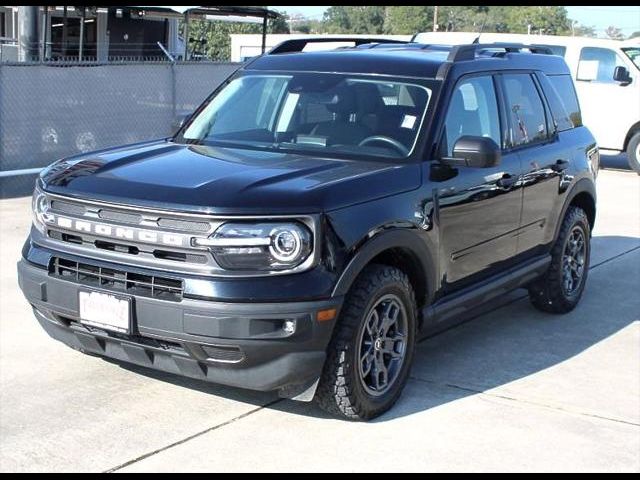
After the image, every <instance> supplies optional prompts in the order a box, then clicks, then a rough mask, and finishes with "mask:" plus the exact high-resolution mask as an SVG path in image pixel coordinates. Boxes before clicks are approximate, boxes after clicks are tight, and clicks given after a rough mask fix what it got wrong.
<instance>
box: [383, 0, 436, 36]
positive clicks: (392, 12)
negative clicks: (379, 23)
mask: <svg viewBox="0 0 640 480" xmlns="http://www.w3.org/2000/svg"><path fill="white" fill-rule="evenodd" d="M430 30H433V7H420V6H417V5H414V6H397V7H396V6H392V7H387V9H386V12H385V18H384V32H385V33H389V34H396V35H413V34H415V33H418V32H426V31H430Z"/></svg>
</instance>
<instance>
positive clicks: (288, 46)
mask: <svg viewBox="0 0 640 480" xmlns="http://www.w3.org/2000/svg"><path fill="white" fill-rule="evenodd" d="M339 42H353V43H354V44H355V46H356V47H359V46H360V45H365V44H367V43H372V44H379V43H395V44H404V43H408V42H406V41H405V40H393V39H390V38H375V37H319V38H295V39H293V40H285V41H284V42H282V43H279V44H278V45H276V46H275V47H273V48H272V49H271V50H270V51H269V52H268V55H277V54H279V53H294V52H301V51H302V50H304V47H306V46H307V45H308V44H310V43H339Z"/></svg>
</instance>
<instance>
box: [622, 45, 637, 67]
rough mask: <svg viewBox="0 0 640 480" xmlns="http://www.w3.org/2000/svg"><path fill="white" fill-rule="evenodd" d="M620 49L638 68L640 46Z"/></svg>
mask: <svg viewBox="0 0 640 480" xmlns="http://www.w3.org/2000/svg"><path fill="white" fill-rule="evenodd" d="M622 51H623V52H624V53H625V55H626V56H627V57H629V58H630V59H631V61H632V62H633V64H634V65H635V66H636V68H637V69H638V70H640V46H638V47H629V48H623V49H622Z"/></svg>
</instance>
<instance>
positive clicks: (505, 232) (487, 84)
mask: <svg viewBox="0 0 640 480" xmlns="http://www.w3.org/2000/svg"><path fill="white" fill-rule="evenodd" d="M500 118H501V115H500V113H499V105H498V101H497V94H496V88H495V82H494V79H493V77H492V76H491V75H485V76H469V77H463V79H461V80H460V81H459V83H458V84H457V85H456V87H455V88H454V91H453V94H452V96H451V99H450V102H449V107H448V112H447V115H446V117H445V123H444V130H443V133H442V137H441V142H440V148H439V155H444V156H451V155H452V153H453V146H454V144H455V142H456V140H457V139H458V138H460V137H461V136H463V135H474V136H484V137H489V138H492V139H493V140H494V141H495V142H496V143H497V144H498V145H502V146H504V136H505V134H506V129H505V128H504V126H503V125H501V121H500ZM433 165H434V166H436V165H437V163H435V162H434V163H433ZM520 174H521V167H520V157H519V156H518V155H517V153H514V154H511V153H507V154H505V155H503V157H502V161H501V162H500V164H499V165H497V166H495V167H491V168H472V167H460V168H457V169H452V170H451V172H450V175H445V179H442V180H438V179H437V178H432V181H433V182H434V185H436V187H437V202H438V205H439V209H438V215H439V226H440V252H439V253H440V271H441V273H442V280H443V287H444V290H445V292H446V291H452V290H456V289H458V288H461V287H464V286H466V285H468V284H469V283H472V282H475V281H476V280H479V279H481V278H483V277H486V276H488V275H490V274H492V273H495V272H497V271H499V270H500V269H502V268H506V266H508V264H509V263H510V262H509V261H510V260H511V259H512V257H514V256H515V253H516V237H515V234H516V233H517V229H518V227H519V225H520V212H521V207H522V190H521V188H520V186H519V185H520V184H519V179H520Z"/></svg>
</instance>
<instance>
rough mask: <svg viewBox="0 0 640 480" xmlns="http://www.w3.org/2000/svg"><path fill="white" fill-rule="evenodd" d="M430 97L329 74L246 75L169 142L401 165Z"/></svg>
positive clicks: (392, 84) (391, 84)
mask: <svg viewBox="0 0 640 480" xmlns="http://www.w3.org/2000/svg"><path fill="white" fill-rule="evenodd" d="M430 97H431V89H429V88H427V87H425V86H423V85H418V84H413V83H407V82H404V81H402V80H391V79H390V80H387V79H385V80H372V79H365V78H359V77H351V76H348V75H342V74H329V73H308V72H298V73H290V74H288V73H283V74H263V73H260V74H254V73H245V74H243V75H241V76H239V77H236V78H235V79H233V80H231V82H230V83H229V84H228V85H226V86H225V87H224V88H223V89H222V90H221V91H220V92H219V93H218V94H217V95H216V96H214V97H213V98H212V99H211V100H210V101H209V103H208V104H207V105H206V106H205V107H204V108H203V109H202V110H201V111H200V113H199V114H198V115H197V116H196V117H195V118H194V119H193V120H192V121H191V122H190V123H189V124H188V126H187V127H186V129H184V130H183V131H182V132H180V133H179V134H178V135H177V136H176V139H175V140H176V141H183V142H185V143H197V144H204V145H218V146H235V147H240V148H242V147H248V148H255V149H266V150H292V151H297V152H301V153H320V154H332V153H336V154H349V155H366V156H369V155H372V156H380V157H389V158H404V157H407V156H409V155H410V154H411V152H412V151H413V148H414V146H415V143H416V139H417V136H418V132H419V130H420V126H421V124H422V119H423V117H424V115H425V111H426V109H427V105H428V102H429V98H430Z"/></svg>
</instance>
